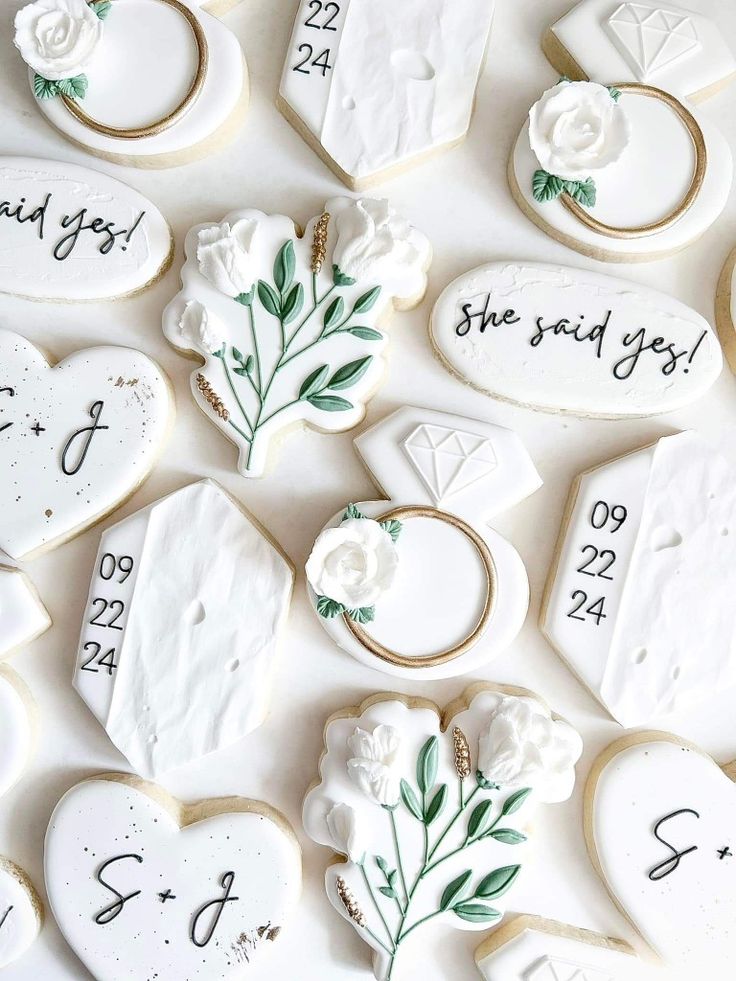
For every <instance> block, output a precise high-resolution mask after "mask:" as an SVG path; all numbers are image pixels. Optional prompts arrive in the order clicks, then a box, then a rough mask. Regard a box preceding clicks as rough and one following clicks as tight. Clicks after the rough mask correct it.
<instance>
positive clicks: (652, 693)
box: [541, 432, 736, 726]
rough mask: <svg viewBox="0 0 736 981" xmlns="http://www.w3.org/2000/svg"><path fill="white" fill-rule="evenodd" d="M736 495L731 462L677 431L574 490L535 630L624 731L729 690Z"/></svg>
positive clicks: (735, 638)
mask: <svg viewBox="0 0 736 981" xmlns="http://www.w3.org/2000/svg"><path fill="white" fill-rule="evenodd" d="M735 487H736V477H735V476H734V473H733V471H732V469H731V467H730V466H729V465H728V464H727V462H726V461H725V460H724V459H723V458H722V457H721V456H720V455H719V454H717V453H715V452H713V451H712V450H711V449H710V448H709V447H708V446H707V444H706V443H705V442H704V441H703V440H702V439H701V438H700V437H699V436H698V435H697V433H694V432H684V433H677V434H676V435H674V436H668V437H664V438H663V439H661V440H660V441H659V442H658V443H657V444H656V445H655V446H648V447H644V448H643V449H641V450H638V451H636V452H634V453H630V454H629V455H627V456H624V457H621V458H620V459H618V460H614V461H613V462H612V463H608V464H604V465H603V466H601V467H597V468H595V469H594V470H590V471H588V472H587V473H584V474H583V475H582V476H581V477H580V478H579V483H578V484H577V486H576V488H575V489H574V490H573V493H574V495H575V497H574V503H573V505H572V510H571V512H570V517H569V521H568V523H567V525H566V528H565V529H564V539H563V541H562V544H561V547H560V554H559V561H558V564H557V566H556V569H554V570H553V572H552V574H551V575H552V576H553V577H554V578H553V579H551V580H550V585H549V586H548V596H547V601H546V604H545V607H544V610H543V613H542V619H541V625H542V629H543V631H544V632H545V633H546V635H547V637H548V638H549V639H550V641H551V643H552V644H553V645H554V646H555V647H556V648H557V650H558V651H559V652H560V654H561V655H562V656H563V657H564V658H565V660H566V661H567V662H568V664H569V665H570V667H571V668H572V669H573V671H574V672H575V673H576V674H577V675H578V676H579V677H580V678H581V680H582V681H583V682H584V683H585V684H586V685H587V687H588V688H590V690H591V691H592V692H593V694H594V695H595V696H596V697H597V698H598V699H599V700H600V701H601V702H602V703H603V705H605V707H606V708H607V709H608V711H609V712H610V713H611V715H612V716H613V717H614V718H615V719H616V720H617V721H619V722H620V723H621V724H622V725H627V726H635V725H642V724H643V723H646V722H647V721H649V720H651V719H653V718H654V717H656V716H660V715H664V714H667V713H669V712H673V711H676V710H677V711H679V710H682V709H686V708H689V707H691V706H693V705H694V704H696V703H697V702H699V701H702V700H703V699H705V698H707V697H708V696H709V695H711V694H712V693H713V692H714V691H718V690H720V689H722V688H725V687H727V686H729V685H732V684H734V682H736V611H734V607H733V604H732V603H731V602H730V598H729V597H730V592H729V582H730V577H731V572H732V570H733V567H734V562H736V541H735V540H734V527H733V516H734V513H736V491H735V490H734V488H735ZM693 650H697V651H698V657H697V658H696V659H694V658H693V657H692V651H693Z"/></svg>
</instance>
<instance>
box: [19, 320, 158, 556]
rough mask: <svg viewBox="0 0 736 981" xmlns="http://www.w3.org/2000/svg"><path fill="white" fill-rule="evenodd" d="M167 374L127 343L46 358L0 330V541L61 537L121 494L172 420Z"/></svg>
mask: <svg viewBox="0 0 736 981" xmlns="http://www.w3.org/2000/svg"><path fill="white" fill-rule="evenodd" d="M173 412H174V403H173V398H172V394H171V390H170V386H169V382H168V380H167V378H166V376H165V375H164V374H163V372H162V371H161V369H160V368H159V367H158V366H157V365H156V364H155V363H154V362H153V361H152V360H151V359H150V358H148V357H146V355H144V354H141V353H140V352H139V351H134V350H132V349H130V348H126V347H111V346H104V347H93V348H87V349H86V350H83V351H77V352H76V353H75V354H72V355H70V356H69V357H68V358H65V359H64V360H63V361H60V362H59V364H57V365H55V366H54V367H51V365H50V364H49V363H48V361H47V360H46V358H45V357H44V356H43V354H41V352H40V351H39V350H38V349H37V348H36V347H34V346H33V344H31V342H30V341H28V340H26V339H25V338H24V337H21V336H20V335H19V334H15V333H12V332H11V331H7V330H0V469H2V472H3V474H4V475H5V479H3V480H2V481H1V482H0V548H2V549H4V550H5V551H6V552H7V553H8V555H11V556H13V558H16V559H17V558H20V557H21V556H27V555H28V554H29V553H30V552H35V551H36V550H38V549H42V548H48V547H50V546H52V545H59V544H61V543H62V542H63V541H66V540H68V539H69V538H72V537H73V536H74V535H76V534H79V533H80V532H81V531H83V530H84V529H85V528H88V527H89V526H90V525H92V524H94V523H95V522H96V521H99V520H100V519H102V518H104V517H105V515H107V514H109V513H110V512H111V511H113V510H114V509H115V508H116V507H118V506H119V505H120V504H122V503H123V501H124V500H126V498H128V497H129V496H130V495H131V494H132V493H133V492H134V491H135V490H136V489H137V488H138V487H139V486H140V484H141V483H142V482H143V481H144V480H145V478H146V477H147V476H148V474H149V473H150V471H151V470H152V468H153V466H154V464H155V462H156V459H157V458H158V455H159V452H160V451H161V448H162V446H163V443H164V441H165V439H166V436H167V434H168V430H169V426H170V423H171V421H172V419H173Z"/></svg>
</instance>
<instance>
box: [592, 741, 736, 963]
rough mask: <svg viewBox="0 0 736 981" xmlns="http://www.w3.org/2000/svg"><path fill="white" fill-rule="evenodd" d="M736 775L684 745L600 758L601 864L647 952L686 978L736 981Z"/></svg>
mask: <svg viewBox="0 0 736 981" xmlns="http://www.w3.org/2000/svg"><path fill="white" fill-rule="evenodd" d="M732 770H733V767H732V766H728V767H724V768H723V769H721V768H720V767H719V766H718V765H717V764H716V763H715V762H714V761H713V760H712V759H711V758H710V757H709V756H707V755H706V754H705V753H703V752H702V750H700V749H698V748H697V747H696V746H692V745H690V744H689V743H686V742H685V741H684V740H681V739H679V738H678V737H677V736H673V735H670V734H668V733H664V732H640V733H635V734H629V735H627V736H624V737H623V738H622V739H619V740H617V741H616V742H614V743H613V744H612V745H611V746H609V747H608V749H606V750H605V751H604V752H603V753H602V754H601V755H600V756H599V757H598V759H597V760H596V762H595V764H594V765H593V769H592V771H591V774H590V777H589V778H588V785H587V787H586V793H585V831H586V838H587V842H588V850H589V852H590V856H591V859H592V861H593V864H594V865H595V867H596V869H597V871H598V873H599V875H600V876H601V877H602V879H603V881H604V882H605V884H606V886H607V887H608V890H609V892H610V893H611V895H612V897H613V899H614V900H615V902H616V903H617V905H618V906H619V907H620V908H621V910H622V911H623V912H624V913H625V914H626V915H627V916H628V917H629V919H630V920H631V921H632V923H633V924H634V926H635V927H636V929H637V930H638V931H639V933H640V934H641V935H642V936H643V937H644V939H645V940H646V941H647V943H648V944H649V945H650V946H651V947H652V948H653V949H654V950H655V951H656V952H657V954H659V956H660V957H661V958H662V960H664V961H666V962H667V963H668V964H670V965H671V966H673V967H675V966H676V967H677V968H678V969H684V971H685V972H686V973H685V974H683V975H682V977H686V978H691V977H694V976H695V974H693V973H692V972H694V971H696V970H701V971H702V969H703V968H705V967H707V968H708V969H709V973H708V972H706V973H707V976H708V977H709V978H711V977H712V978H719V979H724V978H730V977H733V966H732V959H733V946H734V923H736V830H735V829H736V791H734V787H733V783H732V780H731V774H732ZM677 977H678V978H679V977H680V975H679V974H678V975H677Z"/></svg>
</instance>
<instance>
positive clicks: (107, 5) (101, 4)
mask: <svg viewBox="0 0 736 981" xmlns="http://www.w3.org/2000/svg"><path fill="white" fill-rule="evenodd" d="M90 7H91V8H92V9H93V10H94V12H95V13H96V14H97V16H98V17H99V18H100V20H105V19H106V17H107V15H108V14H109V13H110V11H111V10H112V3H111V2H110V0H95V2H93V3H91V4H90Z"/></svg>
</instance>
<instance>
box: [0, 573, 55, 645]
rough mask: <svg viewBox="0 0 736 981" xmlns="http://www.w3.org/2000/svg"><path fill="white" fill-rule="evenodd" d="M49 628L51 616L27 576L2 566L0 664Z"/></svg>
mask: <svg viewBox="0 0 736 981" xmlns="http://www.w3.org/2000/svg"><path fill="white" fill-rule="evenodd" d="M50 626H51V617H50V616H49V614H48V611H47V609H46V607H45V606H44V605H43V603H42V602H41V599H40V597H39V595H38V593H37V592H36V589H35V587H34V586H33V583H32V582H31V580H30V579H29V578H28V576H26V575H25V574H24V573H22V572H21V571H20V569H13V568H11V567H10V566H7V565H0V661H2V660H3V659H4V658H6V657H9V656H10V655H11V654H13V653H14V652H15V651H17V650H18V648H20V647H22V646H23V645H24V644H30V642H31V641H32V640H35V639H36V637H40V636H41V634H42V633H44V632H45V631H46V630H48V628H49V627H50Z"/></svg>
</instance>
